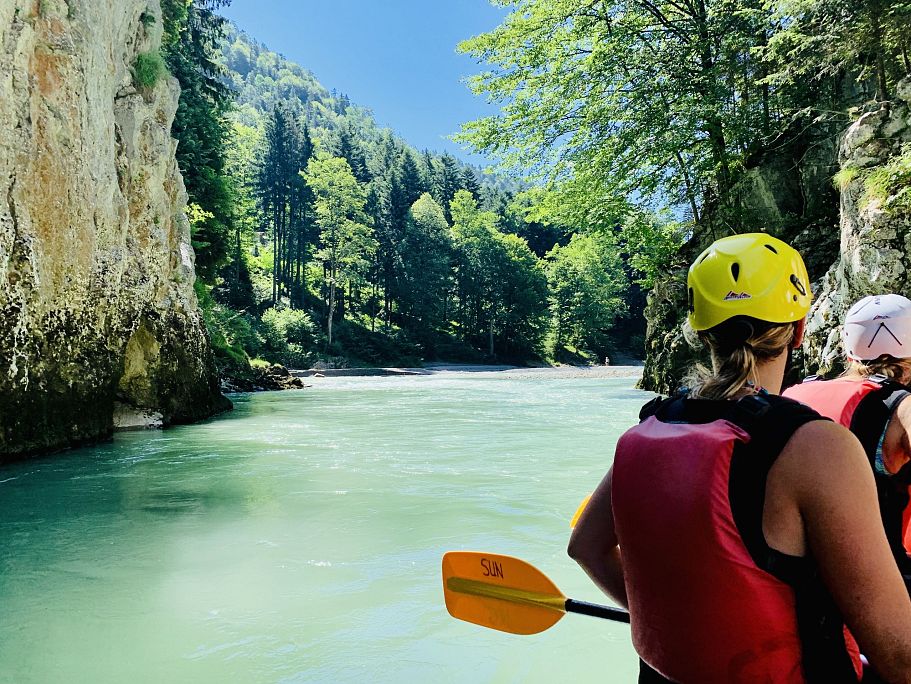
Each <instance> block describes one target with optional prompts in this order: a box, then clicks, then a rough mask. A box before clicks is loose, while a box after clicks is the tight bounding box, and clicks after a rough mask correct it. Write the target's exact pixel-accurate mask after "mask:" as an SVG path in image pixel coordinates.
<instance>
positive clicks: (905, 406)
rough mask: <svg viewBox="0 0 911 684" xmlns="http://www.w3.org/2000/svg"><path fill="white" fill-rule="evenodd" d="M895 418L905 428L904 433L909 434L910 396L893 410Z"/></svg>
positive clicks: (910, 430) (910, 427) (910, 419)
mask: <svg viewBox="0 0 911 684" xmlns="http://www.w3.org/2000/svg"><path fill="white" fill-rule="evenodd" d="M895 416H896V417H897V418H898V421H899V422H900V423H901V424H902V427H904V428H905V432H911V396H909V397H905V398H904V399H902V400H901V403H900V404H899V405H898V407H897V408H896V409H895Z"/></svg>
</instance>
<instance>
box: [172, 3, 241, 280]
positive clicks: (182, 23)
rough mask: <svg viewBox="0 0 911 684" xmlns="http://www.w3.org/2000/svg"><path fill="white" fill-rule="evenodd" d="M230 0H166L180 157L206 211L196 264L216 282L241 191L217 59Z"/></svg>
mask: <svg viewBox="0 0 911 684" xmlns="http://www.w3.org/2000/svg"><path fill="white" fill-rule="evenodd" d="M226 4H227V2H225V1H224V0H163V2H162V16H163V23H164V39H163V46H162V52H163V56H164V59H165V61H166V63H167V67H168V68H169V69H170V71H171V73H172V74H173V75H174V76H175V77H176V78H177V80H178V81H179V82H180V88H181V94H180V102H179V104H178V108H177V116H176V118H175V121H174V126H173V129H172V135H173V136H174V137H175V138H177V140H179V141H180V144H179V145H178V147H177V163H178V165H179V166H180V170H181V171H182V173H183V177H184V182H185V184H186V187H187V192H188V194H189V196H190V202H191V203H193V204H196V205H198V206H199V207H200V209H201V211H202V212H204V214H200V216H204V218H203V219H202V220H200V221H198V222H197V223H196V224H195V235H194V242H195V244H196V270H197V274H198V276H199V277H200V278H202V279H203V280H204V281H205V282H206V283H208V284H210V285H214V284H216V282H217V279H218V273H219V272H220V270H221V269H222V267H224V266H225V265H226V264H227V263H229V262H230V260H231V258H232V249H231V243H232V233H234V230H233V229H234V221H235V210H234V207H235V199H236V195H237V192H238V190H237V186H236V184H235V183H234V179H233V178H232V177H230V176H229V175H228V173H227V171H226V153H227V150H228V148H229V140H230V135H231V131H232V126H231V124H230V122H229V120H228V112H229V111H230V109H231V98H230V94H229V92H228V91H227V89H226V88H225V87H224V85H223V84H222V82H221V80H220V78H221V75H222V70H221V68H220V67H219V66H218V65H217V64H216V62H215V57H216V55H217V53H218V42H219V40H220V39H221V37H222V35H223V31H224V27H225V20H224V19H222V18H221V17H219V16H218V15H217V14H216V13H215V10H217V9H218V8H219V7H222V6H224V5H226ZM235 237H236V236H235ZM238 273H239V271H237V270H235V275H237V274H238Z"/></svg>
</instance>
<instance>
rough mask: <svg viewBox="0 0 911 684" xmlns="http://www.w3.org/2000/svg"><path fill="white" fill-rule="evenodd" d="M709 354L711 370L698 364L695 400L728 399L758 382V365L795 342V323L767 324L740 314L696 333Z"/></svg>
mask: <svg viewBox="0 0 911 684" xmlns="http://www.w3.org/2000/svg"><path fill="white" fill-rule="evenodd" d="M699 339H700V341H701V342H702V343H703V344H704V345H705V346H707V347H708V348H709V351H710V352H711V354H712V370H711V371H709V370H708V369H707V368H705V367H703V366H701V365H700V366H697V368H696V377H695V378H694V382H693V389H692V392H691V393H690V396H692V397H693V398H695V399H731V398H733V397H734V396H736V395H737V394H738V393H739V392H740V391H741V390H743V388H744V387H746V386H747V385H748V384H749V383H755V384H759V375H758V373H757V368H756V367H757V365H759V364H760V363H763V362H765V361H768V360H770V359H774V358H775V357H777V356H778V355H779V354H781V353H782V352H783V351H786V350H787V349H788V348H789V347H790V345H791V343H792V342H793V341H794V324H793V323H786V324H784V325H776V324H769V323H765V322H763V321H758V320H755V319H750V318H745V317H740V318H737V319H731V320H730V321H726V322H725V323H722V324H721V325H718V326H715V327H714V328H712V329H710V330H705V331H702V332H700V333H699Z"/></svg>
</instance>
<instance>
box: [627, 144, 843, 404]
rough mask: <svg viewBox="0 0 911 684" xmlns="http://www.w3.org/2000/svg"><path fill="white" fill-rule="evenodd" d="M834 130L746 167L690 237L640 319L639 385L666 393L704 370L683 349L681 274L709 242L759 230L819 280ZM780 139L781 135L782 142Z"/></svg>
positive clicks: (832, 208)
mask: <svg viewBox="0 0 911 684" xmlns="http://www.w3.org/2000/svg"><path fill="white" fill-rule="evenodd" d="M837 136H838V131H837V130H834V129H818V130H815V131H813V132H812V133H809V134H808V133H803V134H800V135H797V134H795V135H793V136H792V138H791V141H790V142H775V143H774V144H773V145H771V146H770V147H771V148H772V149H773V150H774V152H766V153H764V154H762V155H757V156H755V157H754V158H753V159H750V160H748V163H747V168H746V170H745V171H744V173H743V176H742V177H741V179H740V180H739V182H738V183H737V185H736V186H735V187H734V189H733V191H732V192H731V197H730V200H729V202H728V203H727V204H726V205H725V206H718V207H714V208H712V210H711V212H710V213H711V219H710V220H709V221H707V222H706V225H705V226H702V227H700V229H699V231H698V232H697V233H696V234H695V235H693V237H692V238H691V239H690V241H689V242H688V243H687V244H686V245H685V246H684V247H683V249H682V250H681V252H680V254H679V255H678V261H677V262H676V263H675V264H673V265H672V267H671V268H670V269H669V270H668V275H667V276H666V277H665V278H663V279H661V280H659V282H658V283H656V286H655V288H654V289H653V291H652V292H651V293H650V294H649V299H648V307H647V308H646V311H645V316H646V320H647V324H648V333H647V335H646V350H645V351H646V361H645V369H644V373H643V377H642V382H641V386H642V388H643V389H648V390H652V391H655V392H662V393H665V394H667V393H670V392H674V391H675V390H676V389H677V388H679V387H680V386H681V384H682V383H683V381H684V379H685V377H686V375H687V374H688V372H689V370H690V369H691V368H692V366H693V364H694V363H695V362H696V361H702V362H703V363H706V364H707V363H708V358H707V355H705V354H703V355H702V356H700V355H699V354H697V353H696V352H695V351H694V350H693V349H692V348H691V347H690V346H689V344H687V342H686V340H685V339H684V336H683V330H682V327H681V326H682V323H683V321H684V319H685V317H686V307H687V302H686V274H687V269H688V268H689V265H690V264H691V263H692V262H693V261H694V260H695V259H696V258H697V257H698V256H699V254H700V253H701V252H702V250H703V249H705V247H707V246H708V245H709V244H710V243H711V242H712V241H713V240H715V239H716V238H720V237H723V236H725V235H730V234H732V233H735V232H736V233H745V232H753V231H766V232H768V233H771V234H772V235H774V236H776V237H779V238H781V239H782V240H785V241H786V242H788V243H790V244H793V245H794V246H796V247H797V248H798V249H799V250H800V251H801V253H803V254H804V255H805V259H806V262H807V268H808V270H809V271H810V277H811V278H814V279H816V278H819V277H821V276H822V275H823V274H824V273H825V272H826V270H827V269H828V268H829V267H830V266H831V264H832V262H833V261H834V259H835V258H836V257H837V255H838V245H839V242H838V229H837V224H838V212H837V207H838V195H837V193H836V191H835V189H834V187H833V185H832V176H833V174H834V173H835V172H836V171H837V170H838V163H837V145H836V141H837ZM785 137H787V136H785Z"/></svg>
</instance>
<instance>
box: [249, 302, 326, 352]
mask: <svg viewBox="0 0 911 684" xmlns="http://www.w3.org/2000/svg"><path fill="white" fill-rule="evenodd" d="M261 320H262V322H263V333H264V336H265V338H266V339H267V340H268V342H269V343H270V344H272V345H273V346H274V347H275V348H276V349H279V350H280V349H282V348H283V347H284V345H285V344H297V345H300V346H301V347H303V348H306V349H312V348H313V347H314V346H315V345H316V340H317V337H318V335H319V331H318V330H317V328H316V325H315V324H314V323H313V319H312V318H311V317H310V314H309V313H307V312H306V311H301V310H299V309H268V310H267V311H266V312H265V313H263V315H262V319H261Z"/></svg>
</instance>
